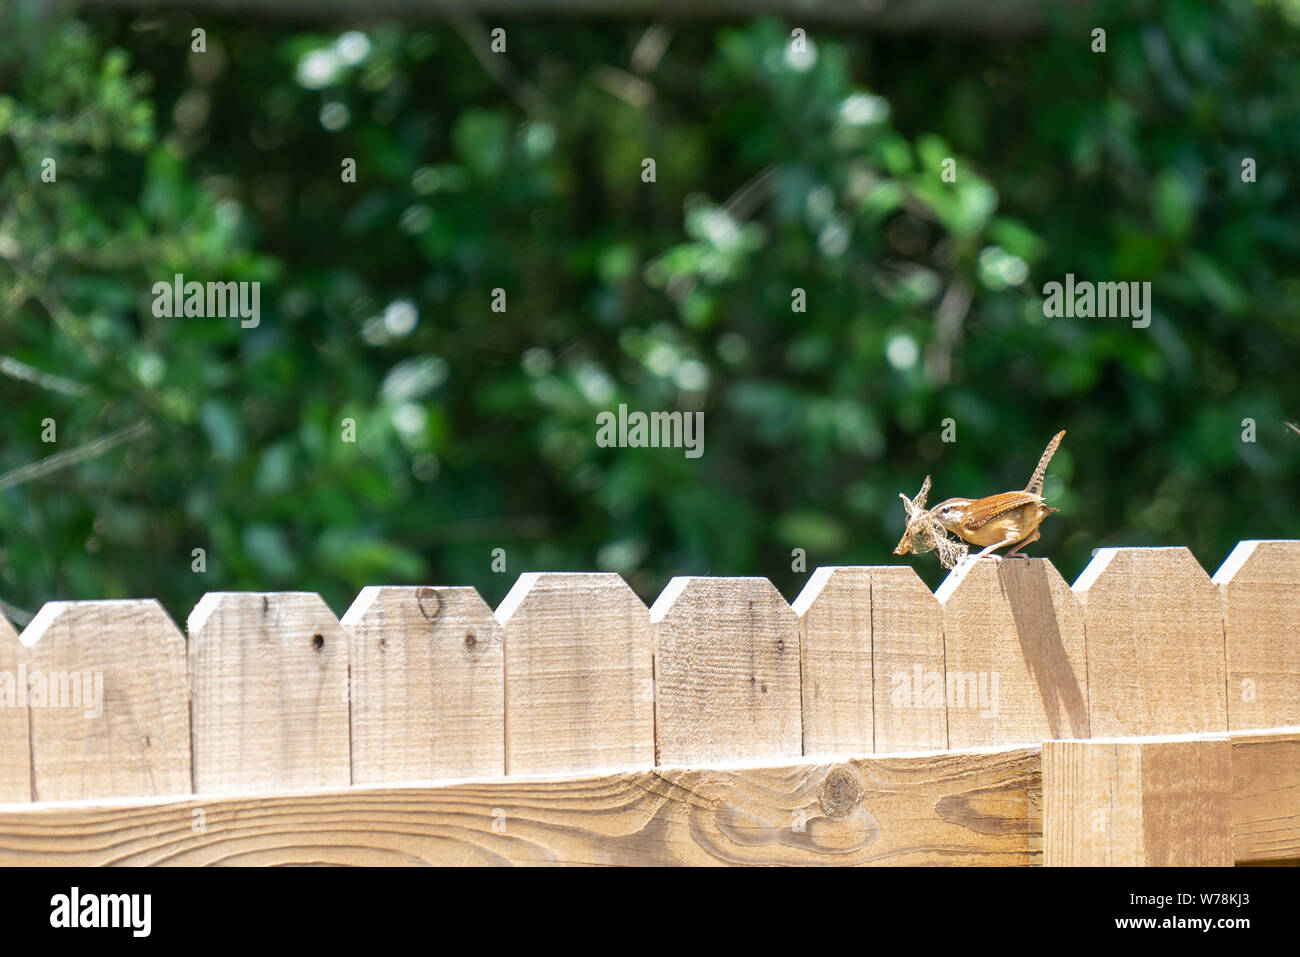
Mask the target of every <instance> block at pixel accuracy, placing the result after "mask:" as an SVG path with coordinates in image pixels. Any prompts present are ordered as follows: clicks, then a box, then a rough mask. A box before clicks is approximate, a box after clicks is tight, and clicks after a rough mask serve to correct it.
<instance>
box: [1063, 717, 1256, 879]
mask: <svg viewBox="0 0 1300 957" xmlns="http://www.w3.org/2000/svg"><path fill="white" fill-rule="evenodd" d="M1232 794H1233V785H1232V759H1231V750H1230V744H1229V741H1228V738H1227V736H1226V735H1224V736H1222V737H1205V738H1201V739H1197V740H1186V739H1183V740H1174V739H1167V740H1161V739H1155V738H1147V739H1142V740H1093V741H1047V742H1044V744H1043V863H1044V864H1045V865H1047V866H1074V867H1078V866H1098V865H1105V866H1140V867H1183V866H1190V867H1230V866H1231V865H1232V862H1233V833H1232V832H1233V825H1232V805H1233V797H1232Z"/></svg>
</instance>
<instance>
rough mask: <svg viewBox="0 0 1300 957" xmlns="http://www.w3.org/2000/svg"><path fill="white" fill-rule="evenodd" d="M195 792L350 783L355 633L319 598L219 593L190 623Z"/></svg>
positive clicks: (197, 608)
mask: <svg viewBox="0 0 1300 957" xmlns="http://www.w3.org/2000/svg"><path fill="white" fill-rule="evenodd" d="M189 632H190V638H189V663H190V674H191V680H192V683H193V700H194V737H193V741H194V749H193V757H194V789H195V791H196V793H208V792H220V791H231V790H250V791H271V790H280V789H286V788H319V787H337V786H343V785H346V784H348V783H349V781H350V771H349V745H348V698H347V694H348V636H347V633H346V632H345V631H344V630H343V627H342V626H341V625H340V624H339V622H338V619H337V618H335V617H334V613H333V612H331V611H330V610H329V607H328V606H327V605H326V604H325V602H324V601H322V600H321V597H320V596H319V595H317V594H315V593H313V592H267V593H256V592H213V593H210V594H207V595H204V596H203V598H202V600H201V601H200V602H199V603H198V604H197V605H195V606H194V611H193V612H191V613H190V618H189Z"/></svg>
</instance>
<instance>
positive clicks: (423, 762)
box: [342, 587, 505, 784]
mask: <svg viewBox="0 0 1300 957" xmlns="http://www.w3.org/2000/svg"><path fill="white" fill-rule="evenodd" d="M342 624H343V627H344V629H345V630H346V631H347V632H348V635H349V638H350V644H349V647H348V660H349V663H350V668H351V675H352V683H351V689H352V783H354V784H386V783H393V782H398V781H421V780H432V779H436V778H468V777H495V776H497V775H500V774H503V773H504V772H505V723H504V722H505V676H504V673H503V671H502V665H503V657H502V655H503V653H502V640H501V625H500V624H499V623H498V622H497V620H496V618H495V616H494V615H493V614H492V609H491V608H489V607H488V606H487V604H486V603H485V602H484V601H483V599H482V598H480V597H479V593H478V592H477V591H475V590H474V589H473V588H430V587H411V588H388V587H371V588H366V589H364V590H363V591H362V592H361V594H360V595H358V596H357V599H356V601H355V602H353V603H352V607H351V608H349V609H348V612H347V614H345V615H344V616H343V619H342Z"/></svg>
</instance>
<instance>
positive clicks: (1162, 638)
mask: <svg viewBox="0 0 1300 957" xmlns="http://www.w3.org/2000/svg"><path fill="white" fill-rule="evenodd" d="M1073 591H1074V593H1075V594H1076V595H1078V596H1079V601H1080V603H1081V604H1082V606H1083V620H1084V630H1085V633H1086V636H1087V648H1088V707H1089V728H1090V730H1091V732H1092V734H1093V736H1095V737H1100V736H1114V735H1156V734H1194V733H1201V732H1222V731H1226V730H1227V729H1228V706H1227V695H1226V690H1225V686H1224V682H1225V668H1224V655H1223V608H1222V601H1221V599H1220V596H1219V591H1218V589H1217V588H1215V586H1214V584H1213V583H1212V582H1211V581H1210V576H1209V575H1207V574H1205V570H1204V569H1202V568H1201V566H1200V565H1198V564H1197V563H1196V559H1195V558H1193V557H1192V553H1191V552H1189V551H1188V550H1187V549H1186V548H1102V549H1098V550H1097V554H1096V555H1095V556H1094V557H1093V560H1092V562H1091V563H1089V565H1088V567H1087V568H1085V569H1084V570H1083V574H1081V575H1080V576H1079V580H1078V581H1076V582H1075V583H1074V587H1073Z"/></svg>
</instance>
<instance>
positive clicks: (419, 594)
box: [415, 586, 442, 621]
mask: <svg viewBox="0 0 1300 957" xmlns="http://www.w3.org/2000/svg"><path fill="white" fill-rule="evenodd" d="M415 601H416V603H417V604H419V606H420V614H421V615H423V616H424V617H425V619H426V620H427V621H433V619H435V618H437V617H438V613H439V612H441V611H442V599H441V598H439V597H438V590H437V589H436V588H429V587H427V586H426V587H424V588H420V589H417V590H416V592H415Z"/></svg>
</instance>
